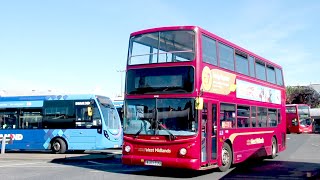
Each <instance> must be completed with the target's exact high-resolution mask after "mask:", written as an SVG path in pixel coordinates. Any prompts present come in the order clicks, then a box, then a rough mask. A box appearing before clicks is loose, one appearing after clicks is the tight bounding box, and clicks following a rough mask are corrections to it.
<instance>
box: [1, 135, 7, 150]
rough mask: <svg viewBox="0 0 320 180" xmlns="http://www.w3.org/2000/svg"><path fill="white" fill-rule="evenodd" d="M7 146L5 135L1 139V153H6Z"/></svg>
mask: <svg viewBox="0 0 320 180" xmlns="http://www.w3.org/2000/svg"><path fill="white" fill-rule="evenodd" d="M5 148H6V137H5V136H3V137H2V140H1V154H4V153H5Z"/></svg>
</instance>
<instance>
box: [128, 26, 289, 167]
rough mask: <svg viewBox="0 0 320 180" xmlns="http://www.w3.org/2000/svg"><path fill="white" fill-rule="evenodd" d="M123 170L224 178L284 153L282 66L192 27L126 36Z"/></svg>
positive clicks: (143, 31)
mask: <svg viewBox="0 0 320 180" xmlns="http://www.w3.org/2000/svg"><path fill="white" fill-rule="evenodd" d="M125 86H126V88H125V99H124V123H123V126H124V144H123V152H122V153H123V156H122V162H123V163H124V164H127V165H146V166H161V167H173V168H186V169H194V170H204V169H210V168H219V169H220V170H221V171H226V170H228V169H229V168H230V166H231V165H232V164H234V163H239V162H242V161H244V160H246V159H248V158H251V157H256V156H269V157H271V158H274V157H276V154H277V153H278V152H280V151H283V150H285V148H286V123H285V86H284V81H283V75H282V68H281V66H279V65H277V64H275V63H273V62H271V61H268V60H266V59H264V58H262V57H260V56H258V55H256V54H253V53H251V52H249V51H247V50H245V49H244V48H241V47H239V46H237V45H235V44H233V43H231V42H229V41H227V40H224V39H222V38H220V37H218V36H216V35H214V34H212V33H210V32H208V31H206V30H204V29H202V28H200V27H197V26H175V27H159V28H154V29H146V30H141V31H138V32H134V33H132V34H131V36H130V42H129V51H128V60H127V67H126V83H125Z"/></svg>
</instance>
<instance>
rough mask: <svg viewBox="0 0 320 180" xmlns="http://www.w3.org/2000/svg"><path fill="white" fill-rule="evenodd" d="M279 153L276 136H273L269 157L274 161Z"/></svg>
mask: <svg viewBox="0 0 320 180" xmlns="http://www.w3.org/2000/svg"><path fill="white" fill-rule="evenodd" d="M277 153H278V140H277V137H276V136H272V139H271V155H270V156H269V157H270V158H271V159H274V158H275V157H276V156H277Z"/></svg>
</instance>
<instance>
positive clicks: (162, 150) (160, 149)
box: [138, 148, 171, 154]
mask: <svg viewBox="0 0 320 180" xmlns="http://www.w3.org/2000/svg"><path fill="white" fill-rule="evenodd" d="M138 151H139V152H149V153H153V152H156V153H167V154H170V153H171V149H163V148H139V149H138Z"/></svg>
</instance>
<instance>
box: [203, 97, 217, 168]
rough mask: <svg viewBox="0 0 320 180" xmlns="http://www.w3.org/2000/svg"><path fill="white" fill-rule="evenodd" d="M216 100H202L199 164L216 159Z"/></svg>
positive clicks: (208, 163) (213, 161) (206, 163)
mask: <svg viewBox="0 0 320 180" xmlns="http://www.w3.org/2000/svg"><path fill="white" fill-rule="evenodd" d="M217 104H218V103H217V102H215V101H209V100H204V104H203V109H202V110H201V114H202V121H201V123H202V124H201V127H202V129H201V165H202V166H204V165H210V164H211V163H215V162H216V160H217V136H216V133H217Z"/></svg>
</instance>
